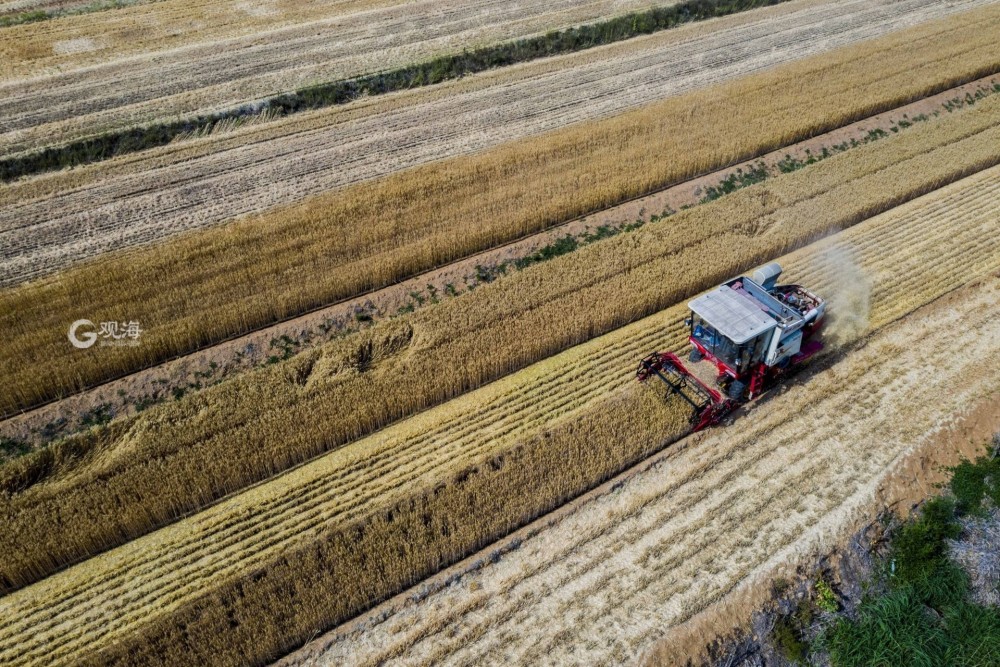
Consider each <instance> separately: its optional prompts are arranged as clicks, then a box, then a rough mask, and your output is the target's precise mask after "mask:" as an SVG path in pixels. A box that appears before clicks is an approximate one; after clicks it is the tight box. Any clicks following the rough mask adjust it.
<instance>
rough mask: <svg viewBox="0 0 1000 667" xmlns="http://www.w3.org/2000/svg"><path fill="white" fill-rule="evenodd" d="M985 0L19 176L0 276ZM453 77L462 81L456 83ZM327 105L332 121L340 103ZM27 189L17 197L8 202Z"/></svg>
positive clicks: (530, 77) (649, 47) (781, 27)
mask: <svg viewBox="0 0 1000 667" xmlns="http://www.w3.org/2000/svg"><path fill="white" fill-rule="evenodd" d="M987 4H991V2H988V1H987V0H961V1H960V2H956V3H953V4H948V5H942V4H940V3H936V2H932V1H931V0H905V1H904V2H897V3H892V4H890V5H885V4H883V3H881V2H876V1H875V0H853V1H852V2H846V3H834V2H828V3H822V4H816V3H805V4H804V5H801V6H799V5H790V6H788V7H792V6H796V7H801V8H800V9H799V10H798V11H788V7H784V6H782V7H778V8H772V9H775V10H776V9H781V10H782V11H785V13H784V14H781V15H780V17H777V18H776V17H774V16H773V15H772V12H771V11H770V10H768V11H765V12H760V13H757V12H753V13H750V14H747V15H743V16H740V17H729V19H737V18H738V19H739V21H742V22H743V23H740V22H735V23H734V25H733V27H730V28H726V29H722V30H715V31H707V30H705V27H704V26H693V27H692V28H693V29H694V30H695V32H696V34H697V35H698V36H697V37H695V38H693V39H685V38H684V35H686V34H688V33H686V32H684V31H685V30H687V29H686V28H682V29H679V30H676V31H668V32H667V33H664V34H662V35H653V36H650V37H647V38H642V39H636V40H632V41H630V42H629V43H628V44H627V46H622V45H615V46H613V47H611V48H610V49H608V50H602V49H595V50H594V52H595V53H589V52H588V53H587V54H584V57H577V56H571V57H570V58H577V60H578V61H579V64H578V65H576V66H572V67H560V68H554V67H552V65H553V63H554V62H555V61H546V62H542V63H536V64H531V65H529V66H526V67H522V68H513V71H512V73H509V72H504V73H503V74H495V73H494V74H491V75H488V76H494V77H497V80H498V81H499V80H503V83H502V84H501V83H497V84H496V85H486V86H481V85H480V81H485V80H487V79H477V78H476V77H473V78H472V79H470V81H469V82H457V84H456V92H454V93H453V94H447V95H445V94H444V92H445V91H447V90H450V88H445V87H442V88H441V90H440V91H428V92H427V96H428V100H427V101H426V102H418V100H422V99H423V97H421V96H418V95H414V96H413V97H412V98H410V97H407V98H406V103H404V104H397V103H396V102H395V101H390V102H389V103H387V105H388V106H387V108H386V111H385V112H384V113H368V114H361V115H358V116H357V117H354V118H351V119H349V120H344V121H343V122H340V123H336V122H332V120H331V122H332V124H328V123H323V124H320V125H319V126H318V127H317V126H313V124H315V122H316V120H318V119H323V118H328V116H327V115H324V114H326V113H327V112H324V114H318V115H315V116H314V115H309V114H307V116H308V118H306V119H304V120H294V122H291V123H283V124H281V125H280V126H276V127H279V128H283V129H282V134H280V135H279V134H278V133H276V132H275V130H273V129H267V130H266V131H263V132H261V133H259V135H258V136H257V139H259V140H258V141H254V138H253V137H246V136H242V135H241V137H242V139H241V141H240V143H238V144H237V145H234V146H232V147H229V148H227V149H226V150H218V151H213V152H210V153H205V154H199V155H183V156H182V155H181V154H178V156H177V158H176V160H175V161H171V159H170V158H169V156H170V155H171V153H172V152H174V149H173V148H168V149H166V150H159V151H150V152H148V153H149V154H148V156H145V154H144V156H143V157H141V158H139V159H129V160H128V161H127V163H128V164H129V165H130V167H129V168H128V169H127V170H122V171H121V172H119V173H115V174H114V175H108V176H106V177H103V178H98V179H96V180H94V182H91V183H88V184H86V185H82V186H79V187H72V188H68V189H65V190H63V191H59V192H57V193H56V194H52V195H46V196H40V197H36V198H34V199H32V198H31V195H30V190H31V188H33V187H34V185H33V182H32V181H29V182H28V183H26V184H24V186H23V188H22V187H21V186H19V185H17V184H15V185H14V186H13V188H12V189H11V190H10V193H9V194H10V196H11V197H12V198H13V199H12V200H11V201H10V204H9V205H7V206H5V207H4V209H3V211H2V212H0V256H2V257H3V259H4V260H5V261H4V267H3V270H2V273H0V284H8V285H9V284H14V283H17V282H21V281H24V280H26V279H29V278H31V277H34V276H39V275H42V274H44V273H48V272H51V271H54V270H56V269H58V268H61V267H63V266H66V265H67V264H69V263H71V262H77V261H80V260H83V259H86V258H88V257H91V256H94V255H96V254H99V253H101V252H105V251H107V250H110V249H114V248H123V247H130V246H134V245H137V244H142V243H148V242H150V241H153V240H156V239H160V238H163V237H165V236H167V235H171V234H176V233H178V232H181V231H183V230H187V229H194V228H200V227H205V226H209V225H212V224H216V223H219V222H222V221H224V220H227V219H231V218H233V217H236V216H239V215H242V214H246V213H251V212H255V211H261V210H264V209H267V208H269V207H273V206H277V205H282V204H288V203H291V202H295V201H300V200H302V199H303V198H305V197H308V196H309V195H312V194H316V193H319V192H323V191H327V190H331V189H335V188H339V187H342V186H345V185H348V184H350V183H354V182H358V181H361V180H366V179H370V178H376V177H378V176H382V175H385V174H388V173H391V172H394V171H397V170H400V169H405V168H407V167H410V166H414V165H417V164H422V163H426V162H429V161H432V160H435V159H440V158H443V157H447V156H452V155H459V154H466V153H470V152H473V151H477V150H481V149H484V148H487V147H490V146H495V145H497V144H500V143H503V142H506V141H510V140H512V139H516V138H519V137H525V136H530V135H535V134H539V133H542V132H545V131H547V130H552V129H555V128H557V127H561V126H563V125H566V124H569V123H573V122H577V121H582V120H587V119H594V118H601V117H604V116H610V115H613V114H616V113H619V112H621V111H623V110H625V109H628V108H633V107H636V106H639V105H641V104H643V103H645V102H649V101H652V100H656V99H660V98H664V97H668V96H671V95H676V94H678V93H681V92H684V91H687V90H691V89H694V88H700V87H703V86H707V85H709V84H712V83H717V82H719V81H723V80H726V79H730V78H734V77H738V76H740V75H743V74H747V73H749V72H752V71H756V70H760V69H764V68H768V67H772V66H774V65H776V64H778V63H782V62H787V61H790V60H795V59H798V58H802V57H804V56H806V55H809V54H814V53H819V52H823V51H827V50H830V49H832V48H835V47H837V46H840V45H844V44H848V43H852V42H857V41H860V40H864V39H869V38H872V37H874V36H877V35H881V34H884V33H886V32H889V31H892V30H896V29H899V28H902V27H904V26H908V25H913V24H916V23H921V22H924V21H928V20H930V19H932V18H935V17H940V16H945V15H948V14H952V13H955V12H958V11H961V10H963V9H969V8H972V7H977V6H982V5H987ZM746 16H750V17H751V19H753V18H754V17H756V20H751V19H747V18H745V17H746ZM729 19H727V20H729ZM719 25H728V23H722V22H719ZM661 44H666V45H661ZM615 48H619V49H621V53H620V54H619V55H618V56H616V57H614V58H611V59H604V58H601V57H599V56H600V54H602V53H612V52H615V53H617V51H614V49H615ZM573 62H576V61H573ZM508 76H509V77H510V78H511V80H509V81H508V80H506V78H505V77H508ZM490 80H491V81H492V79H490ZM461 86H468V87H469V89H468V90H467V91H465V92H458V91H457V89H458V88H459V87H461ZM401 99H402V98H401ZM328 113H330V114H333V115H331V116H329V119H333V118H336V114H338V113H341V112H340V111H336V112H328ZM344 113H346V114H347V115H346V116H345V118H346V117H349V116H350V113H348V112H344ZM300 123H305V124H306V125H308V127H300V126H299V124H300ZM247 141H249V143H247ZM164 156H167V159H166V160H164ZM373 156H378V157H377V158H375V157H373ZM146 160H148V161H149V163H148V164H144V162H145V161H146ZM104 168H105V167H104V166H103V165H95V166H93V167H86V168H83V169H81V170H79V172H78V173H79V174H88V173H104V172H103V171H94V170H95V169H96V170H102V169H104ZM73 175H74V177H75V175H76V174H75V173H74V174H73ZM55 178H57V179H58V178H61V175H56V177H55ZM22 196H23V198H24V200H23V201H22V202H18V201H16V198H17V197H22Z"/></svg>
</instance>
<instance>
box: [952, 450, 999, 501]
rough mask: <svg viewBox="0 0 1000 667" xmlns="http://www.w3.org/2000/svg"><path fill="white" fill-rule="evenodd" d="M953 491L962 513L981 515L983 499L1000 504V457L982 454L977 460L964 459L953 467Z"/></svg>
mask: <svg viewBox="0 0 1000 667" xmlns="http://www.w3.org/2000/svg"><path fill="white" fill-rule="evenodd" d="M951 472H952V477H951V484H950V487H951V492H952V493H953V494H955V498H957V499H958V511H959V512H960V513H962V514H973V515H981V514H982V513H983V512H984V508H983V500H984V499H986V498H989V499H990V500H991V501H992V502H993V505H994V506H1000V458H991V457H988V456H981V457H979V458H977V459H976V460H975V462H972V461H968V460H965V459H963V460H962V462H961V463H959V464H958V465H957V466H955V467H954V468H952V469H951Z"/></svg>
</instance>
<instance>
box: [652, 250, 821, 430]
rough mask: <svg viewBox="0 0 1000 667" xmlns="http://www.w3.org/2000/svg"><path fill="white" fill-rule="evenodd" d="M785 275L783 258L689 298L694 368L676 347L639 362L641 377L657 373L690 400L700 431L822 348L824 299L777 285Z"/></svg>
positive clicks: (797, 287)
mask: <svg viewBox="0 0 1000 667" xmlns="http://www.w3.org/2000/svg"><path fill="white" fill-rule="evenodd" d="M780 275H781V267H780V266H779V265H778V264H776V263H772V264H768V265H767V266H764V267H762V268H760V269H758V270H756V271H754V273H753V276H752V277H750V278H748V277H746V276H741V277H739V278H734V279H732V280H730V281H728V282H726V283H724V284H723V285H720V286H719V287H717V288H716V289H715V290H713V291H711V292H708V293H706V294H703V295H701V296H699V297H698V298H696V299H694V300H693V301H691V302H690V303H689V304H688V307H689V308H690V310H691V316H690V317H689V318H688V319H687V320H685V324H686V325H687V327H688V329H689V337H688V341H689V342H690V343H691V346H692V349H691V352H690V356H689V358H690V360H691V362H692V367H691V368H688V367H687V366H685V365H684V364H683V363H682V362H681V360H680V358H678V357H677V355H675V354H673V353H670V352H655V353H653V354H651V355H649V356H648V357H646V358H645V359H643V360H642V362H641V363H640V364H639V370H638V373H637V375H638V378H639V380H640V381H644V380H646V379H648V378H650V377H653V376H656V377H658V378H659V379H660V380H662V381H663V382H664V383H666V385H667V386H668V388H669V393H671V394H676V395H679V396H681V397H682V398H683V399H684V400H686V401H687V402H688V403H689V404H691V406H692V408H693V416H692V424H693V426H694V430H699V429H701V428H704V427H706V426H709V425H711V424H714V423H717V422H718V421H719V420H720V419H722V417H724V416H725V415H726V414H727V413H728V412H730V411H731V410H733V409H734V408H735V407H736V406H738V405H739V404H741V403H745V402H747V401H750V400H752V399H754V398H756V397H757V396H758V395H760V393H761V392H763V391H764V390H765V389H767V387H769V386H771V385H772V384H773V383H774V382H775V381H776V380H778V379H779V378H780V377H782V376H783V375H785V374H786V373H787V372H789V371H790V370H792V369H794V368H796V367H797V366H799V365H800V364H802V363H803V362H804V361H805V360H806V359H808V358H809V357H811V356H813V355H814V354H816V352H818V351H819V350H820V349H822V347H823V346H822V344H821V343H820V342H819V341H818V340H817V339H816V338H817V336H816V334H817V333H818V332H819V330H820V327H822V325H823V316H824V314H825V312H826V303H825V302H824V301H823V300H822V299H821V298H819V297H818V296H816V295H815V294H813V293H812V292H810V291H809V290H807V289H806V288H804V287H802V286H801V285H778V284H777V281H778V277H779V276H780ZM713 384H714V385H715V386H716V387H717V388H712V387H711V386H710V385H713Z"/></svg>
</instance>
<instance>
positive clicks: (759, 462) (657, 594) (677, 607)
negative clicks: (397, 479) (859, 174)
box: [279, 170, 1000, 667]
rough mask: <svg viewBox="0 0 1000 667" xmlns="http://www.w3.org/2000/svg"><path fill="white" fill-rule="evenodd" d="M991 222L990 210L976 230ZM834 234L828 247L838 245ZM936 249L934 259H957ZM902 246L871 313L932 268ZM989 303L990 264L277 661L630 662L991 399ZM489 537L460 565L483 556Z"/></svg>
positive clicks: (881, 272) (896, 301)
mask: <svg viewBox="0 0 1000 667" xmlns="http://www.w3.org/2000/svg"><path fill="white" fill-rule="evenodd" d="M995 171H996V170H994V172H995ZM994 178H996V174H994ZM994 204H995V200H993V203H990V200H989V199H986V200H983V202H982V203H981V204H979V205H980V206H984V207H988V206H992V205H994ZM866 224H867V223H866ZM861 227H863V226H861ZM998 228H1000V220H998V218H997V216H996V215H995V214H993V215H992V216H991V218H990V221H989V222H988V223H986V224H985V226H984V227H982V228H981V231H982V232H990V231H992V232H993V233H994V234H995V233H996V231H997V229H998ZM855 231H857V232H858V233H859V234H861V233H863V232H864V230H863V229H861V228H857V229H855V230H851V232H850V233H849V235H850V236H854V232H855ZM842 236H844V235H840V237H842ZM840 237H834V238H833V239H831V242H830V243H828V244H826V243H825V244H822V245H826V246H828V247H834V246H839V247H841V248H843V249H845V250H846V248H850V247H851V246H850V245H849V244H845V243H844V241H846V239H843V238H840ZM856 240H857V239H856ZM872 240H874V239H872ZM926 241H930V239H926V240H925V242H926ZM938 247H947V246H946V245H941V246H938ZM815 250H816V249H815V248H814V249H809V251H812V252H815ZM869 252H870V253H871V254H868V255H867V258H865V257H863V256H862V257H861V258H860V261H859V264H860V266H861V267H862V269H867V270H870V269H872V268H874V267H873V266H872V265H871V263H870V262H871V259H870V258H872V257H874V256H875V255H876V254H877V253H878V252H879V250H878V249H877V247H873V248H871V249H870V250H869ZM801 254H802V253H796V255H800V256H801ZM864 254H866V253H863V254H862V255H864ZM947 255H948V256H946V257H942V258H941V262H942V263H943V264H949V263H955V262H958V261H960V260H958V259H957V258H956V257H955V256H953V255H952V254H951V253H947ZM958 256H959V257H960V255H958ZM898 257H899V259H900V263H899V264H895V265H894V266H893V263H892V262H890V263H889V265H884V266H882V267H880V268H878V269H877V270H876V271H872V272H871V273H870V274H869V277H871V278H872V279H873V282H874V290H873V292H872V303H873V310H872V312H871V316H872V324H873V325H876V326H877V325H879V324H881V323H883V322H885V321H886V320H889V319H892V318H894V317H898V316H900V315H902V314H903V310H902V306H901V301H902V300H904V299H905V298H906V290H905V285H903V284H897V285H893V289H892V290H891V292H892V293H890V292H889V291H887V290H886V289H885V285H884V283H882V282H881V281H883V280H886V279H888V278H889V276H890V275H891V274H892V273H893V272H895V275H897V276H903V275H910V276H912V278H911V279H909V280H903V281H902V282H903V283H907V282H909V283H911V284H913V285H914V286H918V285H919V284H921V283H925V282H927V281H928V280H933V279H934V277H935V276H936V275H938V274H937V269H936V268H934V267H930V265H922V264H921V262H919V261H917V257H918V256H917V255H912V256H910V257H906V252H905V251H900V252H899V253H898ZM922 266H927V267H928V268H929V269H930V270H929V271H928V273H924V274H922V273H921V270H920V269H921V267H922ZM793 277H795V278H801V279H802V280H816V279H817V278H818V277H819V274H818V273H813V274H811V275H810V274H809V273H808V272H796V274H795V275H794V276H793ZM970 277H971V274H970ZM915 289H919V287H915ZM998 315H1000V277H997V276H996V274H994V275H993V276H992V277H989V278H986V279H985V280H983V281H982V282H981V283H979V284H973V285H971V286H969V287H966V288H963V289H960V290H959V291H957V292H954V293H952V294H949V295H948V296H945V297H943V298H941V299H940V300H938V301H936V302H934V303H932V304H931V305H929V306H927V307H925V308H922V309H920V310H918V311H916V312H914V313H912V314H910V315H909V316H906V317H904V318H903V319H902V320H900V321H898V322H896V323H893V324H891V325H889V326H888V327H886V328H885V329H884V330H881V331H879V332H878V333H876V334H874V335H873V336H872V337H871V338H870V339H869V340H867V342H866V344H865V345H864V346H862V347H861V348H860V349H857V350H855V351H852V352H851V353H849V354H847V355H846V356H845V357H843V358H841V359H838V360H837V361H836V363H834V364H833V365H832V366H830V367H829V368H827V369H825V370H823V371H822V372H820V373H817V374H815V375H813V376H812V377H809V378H808V379H807V380H806V381H804V382H800V383H796V384H795V385H794V386H792V387H790V388H789V389H788V390H787V391H786V392H783V393H779V394H777V395H775V396H773V397H770V398H769V400H765V401H763V402H761V403H760V404H758V405H756V406H755V407H753V408H752V409H751V410H750V411H749V414H746V415H744V416H742V417H740V418H738V419H737V421H736V422H735V423H734V424H732V425H731V426H727V427H724V428H719V429H716V430H712V431H710V432H708V433H706V434H704V435H702V436H697V437H694V438H690V439H689V440H688V441H687V442H686V443H684V445H683V446H680V447H677V448H676V449H675V450H673V451H671V452H670V453H668V454H667V455H666V456H664V457H662V459H661V460H660V461H659V463H657V464H656V465H655V466H653V467H652V468H650V469H647V470H645V471H642V472H639V473H637V474H632V475H627V476H625V477H624V478H623V479H622V481H621V482H620V483H615V484H613V485H612V486H611V490H610V491H608V490H607V488H606V489H605V493H603V494H600V495H596V496H593V497H591V498H589V499H588V500H587V501H586V502H583V503H580V504H578V505H575V506H574V507H573V508H572V511H571V512H565V513H562V514H560V515H559V516H558V518H555V519H553V518H550V517H547V518H545V519H543V520H542V521H540V522H539V523H545V524H547V525H550V527H546V528H544V529H542V530H540V531H536V533H535V534H533V535H531V536H530V537H529V538H528V539H526V540H525V541H524V542H523V543H522V544H521V545H520V547H519V548H517V549H515V550H514V551H512V552H510V553H508V554H506V555H505V556H504V557H503V558H502V560H500V561H499V562H498V563H495V564H487V565H486V566H484V567H482V569H480V570H478V571H472V572H469V573H467V574H465V575H464V576H463V577H462V578H461V579H460V580H459V581H457V582H455V583H452V584H451V585H450V586H447V587H445V588H443V589H439V590H437V591H436V592H435V593H433V594H431V595H430V596H429V597H426V598H423V599H421V600H420V601H419V602H409V603H405V602H403V601H402V597H401V598H398V599H397V600H395V601H394V603H392V604H390V605H386V606H385V607H384V608H379V609H376V610H373V612H371V613H370V614H369V615H366V616H365V617H363V618H361V619H358V621H356V622H355V623H352V624H351V625H350V627H349V628H345V629H344V630H342V631H340V632H338V631H333V632H331V633H330V634H329V635H328V636H327V637H324V638H321V639H318V640H316V641H315V642H313V643H312V644H311V645H310V646H307V647H306V648H304V649H303V650H301V651H300V652H298V653H297V654H293V655H292V656H289V657H288V658H286V659H285V660H283V661H281V663H279V664H281V665H283V666H286V667H287V666H290V665H303V664H321V665H333V664H341V663H342V662H343V661H344V660H346V659H349V661H350V662H351V663H352V664H358V665H370V664H382V662H383V661H385V660H389V661H390V662H392V663H393V664H413V665H417V664H446V665H480V664H511V663H518V664H538V663H546V664H549V663H554V664H564V663H579V664H595V665H598V664H600V665H603V664H621V663H623V662H629V661H634V660H635V659H637V658H638V657H639V655H640V654H641V653H642V652H643V651H644V650H645V649H647V648H648V647H649V645H650V644H651V642H653V641H654V640H655V639H656V638H658V637H660V636H662V635H663V634H664V633H669V631H670V628H671V627H674V626H676V625H678V624H679V623H682V622H683V621H685V620H687V619H689V618H691V617H692V616H693V615H694V614H696V613H698V612H700V611H702V610H704V609H706V608H708V607H709V606H710V605H711V604H712V603H714V602H717V601H719V600H720V599H722V598H723V596H725V595H726V594H727V593H730V592H731V591H733V590H734V589H735V588H736V587H738V586H741V585H744V584H748V583H750V582H752V581H753V580H755V579H757V578H762V577H765V576H766V575H767V573H768V571H769V570H770V569H771V568H774V567H776V566H777V565H778V564H786V565H787V563H789V562H795V561H796V560H798V559H800V558H803V557H806V556H807V555H808V554H810V553H813V552H815V551H823V550H825V549H828V548H829V547H831V546H832V545H833V544H834V543H835V541H836V540H837V539H838V537H839V536H840V535H841V534H842V533H843V531H844V530H845V529H849V528H850V526H851V525H852V523H853V522H854V520H855V519H856V518H857V517H859V516H860V515H863V514H865V513H866V510H867V509H868V508H869V506H870V505H871V503H872V502H873V496H874V494H875V490H876V489H877V487H878V486H879V484H880V482H881V481H882V480H884V479H885V478H886V477H887V476H888V475H890V474H891V471H892V470H893V468H894V466H896V465H898V464H901V463H902V461H903V460H904V459H905V457H906V455H907V454H908V453H910V452H913V451H915V450H917V449H919V448H920V447H921V446H922V445H923V444H924V443H926V442H930V441H932V439H933V437H934V434H935V433H936V432H938V431H939V430H941V429H942V428H945V427H946V426H947V425H948V424H950V423H951V422H953V421H954V420H957V419H958V418H960V417H962V416H963V414H964V413H963V411H967V410H969V409H970V408H971V407H972V406H975V405H976V404H977V403H979V402H981V401H983V400H984V399H991V400H996V392H997V389H996V385H995V378H996V377H997V374H998V373H1000V318H998ZM914 341H919V344H914ZM959 351H961V352H959ZM928 368H933V369H935V372H934V373H928V372H926V369H928ZM523 532H527V533H529V534H530V530H529V531H523ZM493 549H495V547H491V548H490V550H488V551H485V552H483V553H482V554H479V555H477V556H474V557H472V558H471V559H470V560H476V559H482V560H485V561H487V562H488V557H487V556H488V553H489V551H492V550H493ZM416 594H417V591H411V593H409V594H408V595H416ZM420 597H422V596H419V595H418V596H417V598H415V599H418V598H420ZM359 628H360V629H359Z"/></svg>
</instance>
